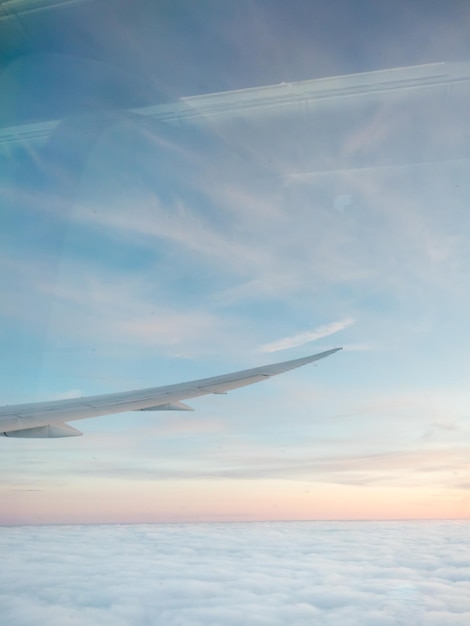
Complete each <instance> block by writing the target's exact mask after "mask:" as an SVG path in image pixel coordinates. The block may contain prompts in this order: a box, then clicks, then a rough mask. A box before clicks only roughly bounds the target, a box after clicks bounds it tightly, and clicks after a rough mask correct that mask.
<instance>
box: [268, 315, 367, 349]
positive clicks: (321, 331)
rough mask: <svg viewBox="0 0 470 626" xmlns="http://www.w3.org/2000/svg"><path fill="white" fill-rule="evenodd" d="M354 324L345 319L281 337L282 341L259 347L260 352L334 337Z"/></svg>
mask: <svg viewBox="0 0 470 626" xmlns="http://www.w3.org/2000/svg"><path fill="white" fill-rule="evenodd" d="M354 323H355V320H354V319H353V318H352V317H346V318H345V319H343V320H338V321H337V322H332V323H331V324H325V325H324V326H318V327H317V328H314V329H313V330H307V331H304V332H303V333H298V334H297V335H291V336H290V337H283V338H282V339H278V340H277V341H273V342H271V343H266V344H264V345H263V346H261V352H278V351H279V350H287V349H288V348H296V347H298V346H303V345H304V344H306V343H309V342H310V341H315V340H316V339H322V338H323V337H329V336H330V335H334V334H335V333H337V332H339V331H340V330H343V329H344V328H347V327H348V326H351V325H352V324H354Z"/></svg>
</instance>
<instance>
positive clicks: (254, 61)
mask: <svg viewBox="0 0 470 626" xmlns="http://www.w3.org/2000/svg"><path fill="white" fill-rule="evenodd" d="M158 4H159V7H158V9H157V8H155V7H156V5H155V4H151V3H145V2H141V3H137V4H136V5H135V8H134V9H133V10H132V11H131V10H129V9H128V8H127V9H126V3H118V4H117V6H119V7H120V8H119V10H116V11H113V13H112V16H111V15H110V14H109V5H108V4H107V3H105V2H101V3H98V2H96V3H94V2H84V3H80V2H79V3H75V4H73V5H70V6H68V7H65V8H64V7H55V8H49V9H44V10H41V11H38V12H32V13H28V12H26V13H19V14H18V15H17V16H16V18H15V21H14V23H13V21H12V20H9V19H3V18H2V19H0V29H4V31H5V32H6V33H7V34H9V35H11V40H9V46H10V48H8V49H7V47H6V45H5V44H2V48H1V50H0V51H1V54H2V65H1V70H0V94H2V95H1V96H0V118H1V120H2V122H1V126H2V128H4V129H5V128H7V129H10V130H9V131H8V132H10V134H11V135H12V136H15V133H18V132H20V131H19V130H18V128H19V129H21V128H23V127H24V125H25V124H28V123H31V122H36V123H39V124H43V123H45V122H48V121H51V120H57V121H58V125H57V126H56V128H55V129H54V131H53V132H52V133H50V135H48V136H47V137H46V138H45V140H44V141H42V142H39V141H38V142H35V141H24V142H22V143H18V142H17V143H15V142H13V141H6V142H4V143H3V144H2V150H1V155H0V159H1V162H2V167H1V168H0V171H1V173H0V177H1V178H0V182H1V191H0V198H1V206H2V221H3V225H2V230H1V234H0V238H1V247H0V255H1V263H2V268H3V271H2V273H1V277H0V280H1V291H2V294H4V296H3V297H2V300H1V302H0V316H1V324H0V328H1V331H0V332H1V334H0V350H1V361H0V362H1V366H0V367H1V375H0V398H1V404H14V403H23V402H29V401H35V400H47V399H56V398H66V397H74V396H78V395H87V394H98V393H106V392H114V391H124V390H127V389H136V388H140V387H148V386H156V385H159V384H162V385H164V384H169V383H176V382H182V381H186V380H192V379H197V378H202V377H206V376H212V375H217V374H222V373H226V372H230V371H234V370H239V369H243V368H248V367H255V366H257V365H261V364H263V363H270V362H276V361H282V360H287V359H291V358H297V357H301V356H304V355H307V354H313V353H315V352H320V351H322V350H326V349H329V348H332V347H336V346H342V347H343V348H344V349H343V351H342V352H338V353H336V354H334V355H333V356H331V357H329V358H328V359H326V360H324V361H321V362H319V363H318V365H317V366H308V367H305V368H302V369H301V370H296V371H295V372H291V373H288V374H286V375H284V376H281V377H279V378H276V379H274V380H271V381H268V382H266V383H264V384H263V385H255V386H253V387H248V388H245V389H241V390H238V391H234V392H232V393H230V394H228V395H227V396H209V397H205V398H200V399H196V400H194V402H193V403H192V405H193V407H194V408H195V409H196V410H195V412H194V413H175V412H171V413H168V414H165V413H163V412H158V413H155V414H149V413H144V414H142V415H141V414H123V415H115V416H107V417H101V418H97V419H93V420H84V421H81V422H76V423H74V426H75V427H78V428H79V429H80V430H82V431H83V433H84V436H83V437H77V438H71V439H57V440H51V441H49V440H47V439H44V440H26V439H19V440H12V439H4V440H2V441H1V448H2V449H1V454H0V464H1V472H0V475H1V477H2V478H1V482H0V494H1V498H0V501H1V502H2V505H1V508H0V524H4V525H21V524H73V523H77V524H91V523H141V522H144V523H151V522H161V521H163V522H195V521H229V520H232V521H233V520H235V521H243V520H253V521H256V520H309V519H313V520H331V519H337V520H346V519H348V520H349V519H359V520H378V519H410V518H418V519H444V518H450V519H457V518H466V519H468V517H469V516H470V492H469V488H470V475H469V463H468V451H469V440H470V431H469V407H470V391H469V390H468V380H469V377H470V355H469V350H468V346H467V341H466V338H467V336H468V319H469V313H470V296H469V292H468V275H469V270H470V259H469V255H468V232H469V228H470V218H469V214H468V205H469V200H470V190H469V186H468V180H469V167H470V161H469V154H468V137H469V133H470V127H469V122H468V115H467V109H468V96H469V93H468V92H469V89H470V83H469V81H468V79H467V80H460V81H450V82H449V81H448V82H447V83H446V84H442V81H441V83H440V84H438V85H437V86H433V85H432V84H430V82H429V81H428V83H427V84H426V85H425V86H418V83H417V82H416V78H415V77H416V70H415V71H414V72H415V73H413V71H408V70H406V69H405V70H402V71H401V73H400V74H399V76H400V80H409V81H410V83H409V85H410V86H409V88H406V89H400V88H395V87H393V88H392V87H390V85H389V88H387V89H382V91H380V89H379V90H377V89H376V90H375V91H373V92H370V93H365V92H362V93H358V95H355V96H351V97H329V98H323V99H317V100H315V101H314V100H309V102H308V103H307V104H305V102H302V101H296V102H295V103H294V104H292V105H291V106H287V105H286V106H282V104H281V103H280V101H279V100H277V101H275V102H273V103H271V106H270V107H268V106H264V107H261V108H259V109H257V110H246V109H243V110H240V111H238V112H235V113H234V112H230V111H229V112H226V113H223V114H220V115H208V114H206V113H204V111H203V112H202V113H201V112H199V114H198V115H196V116H195V117H194V118H193V121H189V122H188V121H182V122H180V123H172V124H169V123H165V122H158V121H156V120H153V119H151V118H149V117H148V116H143V115H142V114H141V111H142V107H146V106H152V105H162V104H168V103H170V104H171V103H172V102H175V101H176V100H177V99H178V98H180V97H192V96H198V95H203V94H211V93H218V92H228V91H232V90H240V89H247V88H258V87H263V86H269V85H274V84H278V83H282V82H284V83H290V82H295V81H306V80H314V79H321V78H328V77H335V76H341V75H347V74H354V73H361V72H373V71H380V70H386V69H393V68H400V67H401V68H403V67H405V68H406V67H408V66H413V65H421V64H430V63H437V62H445V63H448V64H450V65H449V66H446V67H447V68H448V67H457V66H455V65H453V64H455V63H460V64H464V63H465V62H467V61H468V59H469V56H470V54H469V53H470V51H469V49H468V48H469V45H470V44H469V42H468V37H467V33H468V28H467V27H468V20H469V15H468V8H467V7H466V5H465V3H459V2H450V3H448V4H446V6H445V7H442V5H441V4H440V3H439V4H438V3H429V2H427V3H420V2H416V3H412V6H410V3H408V2H397V3H394V4H393V9H392V8H391V5H390V3H388V4H389V6H387V7H386V6H385V3H384V4H383V6H379V5H378V4H377V3H368V2H360V3H354V4H355V6H354V8H353V7H352V3H342V2H337V3H321V2H320V3H310V2H300V1H298V2H294V3H292V4H291V3H289V7H287V5H285V3H282V2H273V3H272V4H270V3H263V2H254V1H253V2H248V1H246V2H244V3H230V2H228V3H226V4H223V5H222V6H221V4H220V3H211V2H207V3H206V4H205V5H204V11H203V10H202V9H199V10H197V9H195V8H194V6H193V8H188V6H187V5H186V4H185V3H184V2H181V3H180V4H181V6H180V5H179V4H178V3H176V4H172V5H171V6H170V4H168V5H167V4H165V3H161V4H160V3H158ZM14 5H15V3H13V4H11V7H10V9H11V10H12V11H13V10H14ZM127 6H128V5H127ZM12 7H13V8H12ZM175 7H177V8H175ZM90 12H91V13H90ZM90 16H91V18H93V19H90ZM18 24H20V25H21V29H22V30H21V33H22V34H21V36H20V35H18V34H15V33H16V30H15V29H18ZM18 32H19V31H18ZM0 39H1V38H0ZM4 41H6V40H4ZM458 67H459V68H462V67H463V68H464V69H465V68H467V66H466V65H459V66H458ZM419 71H421V70H419ZM429 71H431V70H430V69H429V68H428V69H423V70H422V72H424V74H423V75H426V72H429ZM432 71H434V70H432ZM439 71H440V70H439ZM443 71H447V70H446V69H445V70H443ZM436 72H437V70H436ZM410 76H412V77H414V78H410ZM467 76H470V71H468V73H467ZM370 80H372V79H371V75H370V74H364V75H363V76H362V77H358V78H356V79H354V85H355V89H356V91H358V92H360V91H361V88H360V85H361V84H363V83H364V81H365V83H364V84H367V82H368V81H370ZM381 80H382V79H381ZM383 80H384V81H386V80H387V79H386V77H385V78H384V79H383ZM413 81H414V82H413ZM437 82H439V80H438V81H437ZM331 84H332V88H335V86H336V87H338V86H341V85H344V82H343V83H341V81H340V82H334V81H333V82H332V83H331ZM286 89H288V86H287V87H286ZM265 93H267V92H265ZM237 97H238V96H237V95H236V94H235V95H234V101H235V99H236V98H237ZM209 98H210V96H209ZM188 102H189V103H187V106H188V107H196V106H197V105H196V104H194V102H192V101H188ZM13 127H16V128H17V130H14V129H13V130H11V129H12V128H13Z"/></svg>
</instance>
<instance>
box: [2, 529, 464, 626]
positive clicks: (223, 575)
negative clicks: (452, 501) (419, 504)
mask: <svg viewBox="0 0 470 626" xmlns="http://www.w3.org/2000/svg"><path fill="white" fill-rule="evenodd" d="M467 537H468V525H467V524H465V523H463V522H455V521H454V522H450V521H447V522H423V521H421V522H399V523H393V522H383V523H381V524H376V523H374V522H327V523H325V522H303V523H302V522H297V523H295V522H293V523H279V522H278V523H275V522H274V523H273V522H271V523H270V522H267V523H266V522H264V523H255V524H238V523H231V524H160V525H154V524H152V525H136V526H123V525H116V526H107V527H103V526H91V527H90V526H61V527H58V526H55V527H40V528H38V527H35V528H34V527H22V528H7V529H3V532H2V534H0V550H1V552H2V555H3V556H2V565H3V567H2V569H1V572H0V590H1V591H0V599H1V603H2V615H3V619H4V620H5V621H6V622H7V623H8V624H9V625H11V626H30V625H32V624H37V623H38V622H40V623H47V624H51V625H52V626H55V625H56V624H57V625H59V624H67V626H91V625H94V624H100V626H108V625H109V626H111V625H112V626H127V625H128V624H132V625H133V626H148V625H149V624H168V625H169V626H176V625H177V626H187V625H191V626H200V625H206V624H207V625H209V626H220V625H223V626H235V625H237V624H240V623H241V622H243V623H244V624H247V625H249V626H262V625H264V624H269V625H270V626H282V625H285V624H292V625H293V626H320V625H323V624H324V625H326V626H339V625H344V626H357V625H358V624H363V625H364V626H405V625H406V626H444V625H445V626H465V625H466V624H468V615H469V613H470V594H469V591H470V589H469V586H470V583H469V576H468V574H469V568H468V550H467V552H466V553H464V552H463V551H462V545H464V544H465V541H466V539H467ZM71 568H72V571H73V574H72V575H71V574H70V572H71Z"/></svg>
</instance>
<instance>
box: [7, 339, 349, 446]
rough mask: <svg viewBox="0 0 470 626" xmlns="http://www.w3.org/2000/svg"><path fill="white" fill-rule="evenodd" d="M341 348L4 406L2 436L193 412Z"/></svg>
mask: <svg viewBox="0 0 470 626" xmlns="http://www.w3.org/2000/svg"><path fill="white" fill-rule="evenodd" d="M338 350H341V348H334V349H333V350H327V351H326V352H320V353H318V354H313V355H311V356H306V357H303V358H301V359H294V360H292V361H283V362H282V363H274V364H272V365H262V366H261V367H255V368H253V369H248V370H242V371H240V372H233V373H232V374H224V375H222V376H214V377H213V378H202V379H200V380H193V381H191V382H188V383H178V384H176V385H167V386H164V387H151V388H149V389H139V390H137V391H124V392H119V393H109V394H104V395H100V396H86V397H82V398H71V399H68V400H53V401H50V402H32V403H30V404H16V405H11V406H8V405H7V406H3V407H0V435H3V436H5V437H28V438H42V437H72V436H75V435H81V434H82V433H81V432H80V431H79V430H77V429H76V428H73V426H70V425H69V424H66V423H65V422H67V421H72V420H80V419H85V418H87V417H97V416H99V415H108V414H110V413H124V412H125V411H165V410H176V411H188V410H189V411H191V410H192V408H191V407H189V406H188V405H186V404H184V403H183V402H182V400H187V399H189V398H197V397H198V396H204V395H207V394H211V393H215V394H224V393H227V391H231V390H232V389H237V388H238V387H244V386H245V385H252V384H253V383H257V382H260V381H262V380H266V379H268V378H271V376H276V375H277V374H282V373H283V372H287V371H288V370H291V369H294V368H296V367H301V366H302V365H306V364H307V363H312V362H313V361H318V360H319V359H324V358H325V357H327V356H329V355H330V354H333V353H334V352H337V351H338Z"/></svg>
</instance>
